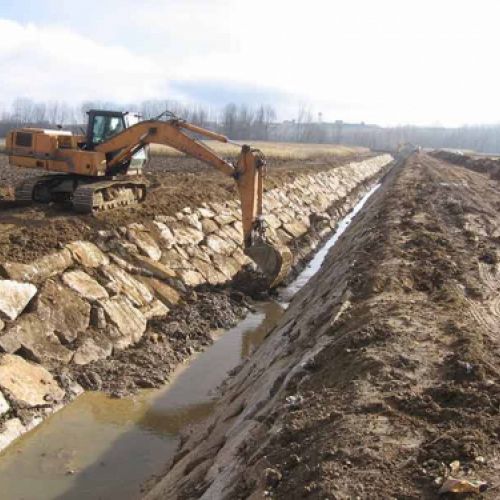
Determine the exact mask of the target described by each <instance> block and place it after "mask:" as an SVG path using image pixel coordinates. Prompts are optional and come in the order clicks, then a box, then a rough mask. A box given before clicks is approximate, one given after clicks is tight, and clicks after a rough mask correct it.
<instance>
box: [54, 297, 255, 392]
mask: <svg viewBox="0 0 500 500" xmlns="http://www.w3.org/2000/svg"><path fill="white" fill-rule="evenodd" d="M249 307H251V306H249V305H248V304H247V302H246V300H245V298H244V296H243V294H241V293H239V292H237V291H231V290H229V289H225V290H221V291H217V290H214V289H212V290H210V292H206V293H204V292H202V291H198V292H194V291H193V292H192V293H191V296H189V297H187V298H186V301H185V302H184V303H183V304H182V305H180V306H178V307H176V308H175V309H173V310H172V311H171V312H170V314H169V318H168V321H165V320H152V321H151V322H150V324H149V326H148V331H147V333H146V334H145V335H144V336H143V338H142V339H141V341H140V342H138V343H137V344H135V345H133V346H131V347H129V348H128V349H125V350H121V351H116V352H115V353H114V354H113V355H112V356H111V357H110V358H107V359H102V360H99V361H95V362H93V363H90V364H88V365H85V366H77V365H71V366H69V367H64V368H62V369H61V370H60V372H59V373H60V379H61V378H63V377H64V375H70V377H71V378H72V379H76V380H77V382H78V383H79V384H80V385H81V386H82V387H83V388H84V389H87V390H100V391H104V392H107V393H108V394H110V395H111V396H113V397H123V396H126V395H129V394H132V393H134V392H136V391H137V390H138V389H144V388H159V387H161V386H162V385H164V384H165V383H166V382H168V380H169V377H170V375H171V374H172V372H173V371H174V369H175V368H176V367H177V365H178V364H179V363H182V362H184V361H186V360H187V359H189V358H190V357H191V356H192V354H194V353H195V352H198V351H202V350H204V349H205V348H206V347H207V346H208V345H210V344H212V343H213V337H212V334H211V332H214V331H216V330H218V329H224V330H227V329H229V328H231V327H233V326H235V325H236V324H237V323H238V321H240V320H241V318H242V317H244V316H245V314H246V313H247V312H248V310H249ZM61 375H62V376H61Z"/></svg>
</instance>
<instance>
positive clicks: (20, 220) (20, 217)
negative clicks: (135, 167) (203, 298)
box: [0, 152, 371, 262]
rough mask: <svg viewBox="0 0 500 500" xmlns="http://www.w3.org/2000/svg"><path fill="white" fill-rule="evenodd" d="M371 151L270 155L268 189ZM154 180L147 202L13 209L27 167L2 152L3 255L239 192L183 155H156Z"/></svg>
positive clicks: (20, 257) (38, 252) (30, 256)
mask: <svg viewBox="0 0 500 500" xmlns="http://www.w3.org/2000/svg"><path fill="white" fill-rule="evenodd" d="M369 156H371V154H370V153H363V152H361V153H356V154H353V155H351V156H328V157H319V158H311V159H309V160H279V159H272V158H271V159H269V160H268V165H269V175H268V178H267V180H266V186H265V187H266V189H270V188H272V187H275V186H279V185H281V184H283V183H285V182H288V181H291V180H293V178H294V177H295V176H296V175H297V174H298V173H299V172H302V173H303V172H307V171H314V172H317V171H319V170H324V169H330V168H334V167H336V166H338V165H341V164H345V163H347V162H349V161H354V160H358V159H361V158H366V157H369ZM145 174H146V178H147V180H148V182H149V184H150V189H149V194H148V197H147V199H146V201H145V203H144V204H142V205H141V206H138V207H131V208H128V209H118V210H114V211H111V212H108V213H105V214H98V215H96V216H81V215H75V214H74V213H71V212H69V211H68V210H66V209H64V208H63V207H60V206H52V205H51V206H48V207H47V206H41V205H39V206H35V207H31V208H22V209H19V208H15V207H13V203H12V199H13V193H14V186H15V185H16V184H17V183H18V182H20V181H21V180H22V179H24V178H25V177H27V176H32V175H35V173H34V172H33V171H31V170H28V169H17V168H11V167H9V166H8V163H7V157H6V156H5V155H2V154H0V260H14V261H18V262H29V261H32V260H34V259H36V258H37V257H40V256H42V255H44V254H47V253H50V252H51V251H54V250H55V249H58V248H60V247H61V246H62V245H63V244H65V243H67V242H69V241H73V240H77V239H92V235H93V234H94V233H95V232H96V231H97V230H99V229H114V228H116V227H119V226H123V225H126V224H129V223H132V222H144V221H146V222H147V221H150V219H151V218H152V217H153V216H154V215H172V214H174V213H175V212H177V211H179V210H181V209H182V208H184V207H187V206H189V207H196V206H199V205H200V204H201V203H202V202H220V201H221V200H230V199H233V198H235V197H236V187H235V184H234V182H233V181H232V179H230V178H226V177H224V176H223V175H221V174H220V173H219V172H217V171H215V170H214V169H212V168H210V167H207V166H205V165H204V164H203V163H201V162H199V161H197V160H193V159H190V158H184V157H166V156H156V157H153V158H152V160H151V162H150V164H149V166H148V167H147V169H146V172H145Z"/></svg>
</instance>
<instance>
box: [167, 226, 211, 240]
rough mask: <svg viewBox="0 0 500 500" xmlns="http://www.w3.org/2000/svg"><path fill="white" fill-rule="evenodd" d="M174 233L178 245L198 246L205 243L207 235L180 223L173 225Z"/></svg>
mask: <svg viewBox="0 0 500 500" xmlns="http://www.w3.org/2000/svg"><path fill="white" fill-rule="evenodd" d="M172 231H173V233H174V236H175V241H176V244H177V245H181V246H184V245H197V244H198V243H201V242H202V241H203V238H204V237H205V235H204V234H203V232H202V231H201V230H199V229H195V228H194V227H190V226H185V225H183V224H180V223H176V224H173V226H172Z"/></svg>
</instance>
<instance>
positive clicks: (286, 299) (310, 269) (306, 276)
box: [279, 184, 380, 307]
mask: <svg viewBox="0 0 500 500" xmlns="http://www.w3.org/2000/svg"><path fill="white" fill-rule="evenodd" d="M379 187H380V184H375V186H373V187H372V188H371V189H370V190H369V191H368V192H367V193H366V194H365V195H364V196H363V198H361V200H359V201H358V203H357V205H356V206H355V207H354V209H353V210H351V212H349V213H348V214H347V215H346V216H345V217H344V218H343V219H342V220H341V221H340V222H339V225H338V227H337V230H336V231H335V233H334V234H333V235H332V236H331V237H330V239H329V240H328V241H327V242H326V243H325V244H324V245H323V246H322V247H321V249H320V250H319V251H318V252H316V255H315V256H314V258H313V259H312V260H311V261H310V262H309V263H308V264H307V266H306V267H305V268H304V270H303V271H302V272H301V273H300V274H299V275H298V276H297V278H296V279H295V280H294V281H293V282H292V283H290V285H289V286H287V287H286V288H285V289H283V290H282V291H281V292H280V294H279V299H280V303H281V304H282V305H283V306H284V307H288V304H289V303H290V301H291V300H292V298H293V296H294V295H295V294H296V293H297V292H298V291H299V290H300V289H301V288H302V287H303V286H304V285H305V284H306V283H307V282H308V281H309V280H310V279H311V278H312V277H313V276H314V275H315V274H316V273H317V272H318V271H319V269H320V267H321V264H322V263H323V261H324V260H325V257H326V255H327V254H328V251H329V250H330V248H332V247H333V245H335V243H337V241H338V239H339V238H340V237H341V236H342V234H344V232H345V230H346V229H347V228H348V227H349V225H350V224H351V222H352V220H353V219H354V217H355V216H356V214H357V213H358V212H359V211H360V210H361V209H362V208H363V206H364V205H365V203H366V202H367V201H368V199H369V198H370V196H371V195H372V194H373V193H374V192H375V191H376V190H377V189H378V188H379Z"/></svg>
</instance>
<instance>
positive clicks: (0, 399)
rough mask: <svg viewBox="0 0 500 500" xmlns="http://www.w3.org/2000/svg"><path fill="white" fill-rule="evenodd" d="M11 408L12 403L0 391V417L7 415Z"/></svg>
mask: <svg viewBox="0 0 500 500" xmlns="http://www.w3.org/2000/svg"><path fill="white" fill-rule="evenodd" d="M9 410H10V405H9V403H8V402H7V400H6V399H5V396H4V395H3V394H2V393H1V392H0V417H1V416H2V415H5V414H6V413H7V412H8V411H9Z"/></svg>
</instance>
